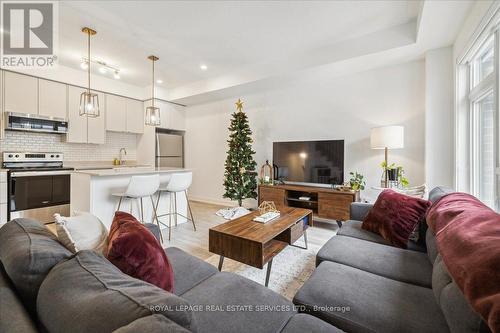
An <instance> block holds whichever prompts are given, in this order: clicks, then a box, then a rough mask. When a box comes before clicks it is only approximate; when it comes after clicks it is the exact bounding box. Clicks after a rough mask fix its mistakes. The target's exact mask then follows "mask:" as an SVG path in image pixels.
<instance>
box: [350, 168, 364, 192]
mask: <svg viewBox="0 0 500 333" xmlns="http://www.w3.org/2000/svg"><path fill="white" fill-rule="evenodd" d="M349 175H350V176H351V179H350V180H349V184H350V185H351V188H352V189H353V190H354V191H359V190H364V189H365V185H366V182H365V176H363V175H362V174H360V173H358V172H350V173H349Z"/></svg>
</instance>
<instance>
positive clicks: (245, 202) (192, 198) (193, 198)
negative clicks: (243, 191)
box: [189, 195, 257, 208]
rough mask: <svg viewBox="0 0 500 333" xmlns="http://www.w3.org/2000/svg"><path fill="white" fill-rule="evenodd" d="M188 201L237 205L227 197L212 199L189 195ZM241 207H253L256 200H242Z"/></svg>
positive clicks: (225, 205)
mask: <svg viewBox="0 0 500 333" xmlns="http://www.w3.org/2000/svg"><path fill="white" fill-rule="evenodd" d="M189 200H190V201H198V202H203V203H207V204H211V205H217V206H224V207H238V202H237V201H232V200H229V199H214V198H208V197H200V196H196V195H189ZM243 207H245V208H255V207H257V201H256V200H253V199H246V200H243Z"/></svg>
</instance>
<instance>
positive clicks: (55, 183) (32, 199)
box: [9, 172, 70, 223]
mask: <svg viewBox="0 0 500 333" xmlns="http://www.w3.org/2000/svg"><path fill="white" fill-rule="evenodd" d="M39 174H40V175H36V174H35V173H33V172H13V173H11V177H10V182H9V212H10V218H11V219H14V218H19V217H27V218H33V219H37V220H39V221H41V222H43V223H50V222H53V215H54V214H55V213H60V214H61V215H68V214H69V202H70V175H69V174H51V173H50V172H47V173H39Z"/></svg>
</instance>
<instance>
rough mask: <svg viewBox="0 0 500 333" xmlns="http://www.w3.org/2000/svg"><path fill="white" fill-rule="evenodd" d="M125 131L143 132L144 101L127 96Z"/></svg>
mask: <svg viewBox="0 0 500 333" xmlns="http://www.w3.org/2000/svg"><path fill="white" fill-rule="evenodd" d="M126 104H127V105H126V106H127V107H126V109H127V132H129V133H137V134H142V133H144V103H142V102H141V101H137V100H135V99H130V98H127V103H126Z"/></svg>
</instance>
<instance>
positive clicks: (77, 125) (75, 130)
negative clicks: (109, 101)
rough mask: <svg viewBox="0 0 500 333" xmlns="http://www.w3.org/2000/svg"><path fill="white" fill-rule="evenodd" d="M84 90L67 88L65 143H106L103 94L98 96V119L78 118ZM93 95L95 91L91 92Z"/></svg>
mask: <svg viewBox="0 0 500 333" xmlns="http://www.w3.org/2000/svg"><path fill="white" fill-rule="evenodd" d="M84 91H86V89H84V88H79V87H73V86H69V89H68V134H67V135H66V141H67V142H75V143H95V144H104V143H106V128H105V124H106V112H105V110H106V107H105V105H106V103H105V101H104V100H105V96H104V94H103V93H97V95H98V96H99V111H100V115H99V117H87V116H80V95H81V93H82V92H84ZM93 92H94V93H95V91H93Z"/></svg>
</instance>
